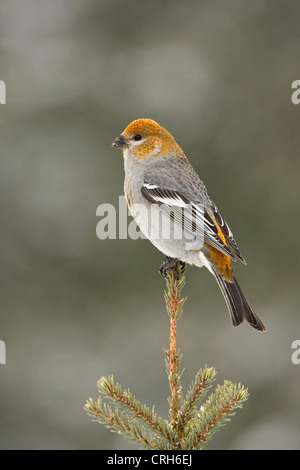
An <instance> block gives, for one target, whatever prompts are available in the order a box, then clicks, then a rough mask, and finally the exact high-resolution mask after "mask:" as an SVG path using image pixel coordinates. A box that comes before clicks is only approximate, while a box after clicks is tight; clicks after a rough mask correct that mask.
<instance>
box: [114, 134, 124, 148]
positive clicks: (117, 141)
mask: <svg viewBox="0 0 300 470" xmlns="http://www.w3.org/2000/svg"><path fill="white" fill-rule="evenodd" d="M112 147H117V148H118V149H123V148H125V147H127V142H126V140H125V139H124V137H123V136H122V135H120V137H117V138H116V139H115V140H114V141H113V143H112Z"/></svg>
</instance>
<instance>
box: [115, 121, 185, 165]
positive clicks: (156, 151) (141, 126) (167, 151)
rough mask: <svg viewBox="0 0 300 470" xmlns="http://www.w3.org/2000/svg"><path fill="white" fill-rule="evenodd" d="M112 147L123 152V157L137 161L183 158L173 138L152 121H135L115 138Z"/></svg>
mask: <svg viewBox="0 0 300 470" xmlns="http://www.w3.org/2000/svg"><path fill="white" fill-rule="evenodd" d="M112 146H113V147H117V148H120V149H122V150H123V153H124V156H125V155H129V156H131V155H132V156H133V157H135V158H137V159H139V160H145V159H146V158H155V157H158V156H177V157H184V154H183V152H182V150H181V148H180V147H179V145H177V143H176V142H175V140H174V138H173V136H172V135H171V134H170V133H169V132H168V131H167V130H166V129H164V128H163V127H161V126H160V125H159V124H157V122H155V121H153V120H152V119H136V120H135V121H133V122H131V123H130V124H129V125H128V126H127V127H126V129H125V130H124V131H123V132H122V134H121V135H120V136H119V137H117V138H116V139H115V140H114V141H113V143H112Z"/></svg>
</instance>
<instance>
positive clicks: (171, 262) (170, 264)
mask: <svg viewBox="0 0 300 470" xmlns="http://www.w3.org/2000/svg"><path fill="white" fill-rule="evenodd" d="M177 263H180V267H181V271H182V272H183V271H184V270H185V267H186V265H185V263H184V262H183V261H180V259H179V258H170V257H169V256H166V257H165V259H164V262H163V264H162V265H160V267H159V268H158V271H159V274H160V275H161V276H162V277H164V278H165V277H167V271H168V269H171V270H172V271H173V273H174V275H175V278H176V279H177V280H178V279H179V272H178V269H177Z"/></svg>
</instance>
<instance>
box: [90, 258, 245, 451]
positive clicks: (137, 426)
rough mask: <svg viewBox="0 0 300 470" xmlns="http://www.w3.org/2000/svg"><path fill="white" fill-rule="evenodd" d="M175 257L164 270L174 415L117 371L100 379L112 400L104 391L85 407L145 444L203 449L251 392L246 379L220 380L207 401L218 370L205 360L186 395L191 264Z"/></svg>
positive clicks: (101, 388) (159, 447)
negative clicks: (150, 402)
mask: <svg viewBox="0 0 300 470" xmlns="http://www.w3.org/2000/svg"><path fill="white" fill-rule="evenodd" d="M174 261H175V262H174V263H173V264H172V266H171V265H170V266H171V267H168V268H167V269H166V270H165V271H164V272H165V279H166V290H165V293H164V297H165V302H166V310H167V313H168V315H169V320H170V345H169V349H168V350H167V351H165V356H166V370H167V376H168V381H169V386H170V392H171V396H170V397H169V398H168V402H169V421H168V420H165V419H163V418H160V417H159V416H157V414H156V412H155V409H154V407H153V408H152V410H151V411H150V408H149V407H148V406H147V405H144V404H142V403H141V402H140V401H139V400H138V399H137V398H136V397H135V396H134V395H133V394H132V393H131V392H130V390H129V389H124V390H123V389H122V387H121V385H120V384H118V383H115V382H114V379H113V377H112V376H109V377H107V378H106V377H102V378H101V379H100V380H99V381H98V388H99V392H100V394H101V395H104V397H105V398H106V399H107V400H108V401H109V402H110V404H106V403H104V401H103V399H102V397H101V396H99V398H98V399H97V401H94V400H93V399H92V398H90V399H89V400H88V401H87V403H86V404H85V407H84V408H85V410H86V411H87V413H88V414H89V415H90V416H92V417H93V418H94V419H95V420H97V421H98V422H100V423H102V424H104V425H105V426H106V427H108V428H109V429H110V430H111V431H112V432H116V433H118V434H122V435H123V436H124V438H125V439H128V440H130V441H132V442H134V443H135V444H137V445H139V446H140V447H142V448H144V449H157V450H200V449H202V448H203V446H204V445H205V444H206V442H207V441H208V440H209V439H211V437H212V436H213V434H214V433H215V432H216V431H217V430H218V429H219V428H220V427H221V426H224V425H225V424H226V423H227V422H228V421H229V420H230V418H231V417H232V416H233V415H234V414H235V412H236V410H237V409H238V408H241V407H242V405H243V403H244V402H245V401H246V400H247V398H248V396H249V394H248V391H247V389H245V388H244V387H243V386H242V385H241V384H233V383H231V382H230V381H228V380H225V381H224V384H223V385H217V386H216V388H215V391H214V392H213V393H212V394H211V395H210V396H209V397H208V398H207V399H206V401H205V402H204V403H203V400H204V399H205V397H206V395H207V392H208V391H209V389H210V388H211V387H212V385H213V382H214V380H215V376H216V370H215V369H214V368H213V367H207V366H205V367H204V368H203V369H200V370H199V371H198V372H197V374H196V376H195V379H194V380H193V381H192V383H191V385H190V388H189V389H188V391H187V392H186V395H185V397H183V394H182V385H181V375H182V373H183V371H182V370H181V367H180V363H181V358H182V355H181V354H180V352H179V350H178V349H177V326H178V320H179V319H180V317H181V315H182V311H183V305H184V302H185V300H186V299H185V298H182V297H181V292H182V289H183V287H184V285H185V275H184V270H185V268H184V266H183V265H182V264H181V263H180V262H179V261H177V262H176V260H174ZM168 266H169V265H168ZM201 403H202V404H201ZM111 405H113V406H111Z"/></svg>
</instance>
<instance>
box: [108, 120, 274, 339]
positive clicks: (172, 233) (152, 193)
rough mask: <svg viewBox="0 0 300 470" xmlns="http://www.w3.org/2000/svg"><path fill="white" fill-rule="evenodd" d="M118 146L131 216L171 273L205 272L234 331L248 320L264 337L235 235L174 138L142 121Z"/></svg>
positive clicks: (132, 125)
mask: <svg viewBox="0 0 300 470" xmlns="http://www.w3.org/2000/svg"><path fill="white" fill-rule="evenodd" d="M112 145H113V147H117V148H120V149H122V151H123V156H124V167H125V183H124V191H125V197H126V200H127V204H128V208H129V210H130V213H131V215H132V216H133V217H134V218H135V220H136V222H137V224H138V226H139V227H140V229H141V231H142V232H143V233H144V234H145V236H146V237H147V238H149V240H150V241H151V242H152V243H153V244H154V245H155V246H156V247H157V248H158V249H159V250H160V251H161V252H163V253H164V254H165V255H166V257H167V259H168V261H166V263H165V265H164V266H165V268H166V269H167V268H169V267H171V266H174V263H175V262H177V261H181V262H182V263H188V264H191V265H196V266H198V267H202V266H205V267H206V268H207V269H208V270H209V271H210V272H211V273H212V274H213V275H214V277H215V279H216V280H217V283H218V285H219V287H220V289H221V291H222V294H223V296H224V298H225V301H226V304H227V307H228V310H229V313H230V315H231V320H232V323H233V325H234V326H238V325H239V324H240V323H242V322H243V320H244V319H246V320H247V322H248V323H249V324H250V325H251V326H253V328H256V329H257V330H259V331H264V330H265V327H264V325H263V323H262V322H261V320H260V319H259V317H258V316H257V314H256V313H255V312H254V310H253V309H252V308H251V307H250V305H249V304H248V302H247V300H246V298H245V297H244V295H243V293H242V291H241V288H240V286H239V284H238V282H237V280H236V278H235V277H234V274H233V268H232V261H236V259H239V260H240V261H241V262H242V263H244V264H246V263H245V260H244V258H243V256H242V254H241V252H240V250H239V248H238V246H237V244H236V242H235V240H234V238H233V235H232V232H231V230H230V228H229V226H228V225H227V223H226V222H225V220H224V219H223V218H222V216H221V214H220V213H219V211H218V209H217V207H216V205H215V204H214V202H213V201H212V200H211V199H210V197H209V195H208V193H207V189H206V187H205V185H204V183H203V182H202V181H201V179H200V178H199V176H198V175H197V173H196V172H195V170H194V169H193V167H192V165H191V164H190V163H189V161H188V159H187V157H186V156H185V154H184V153H183V151H182V150H181V148H180V147H179V145H178V144H177V143H176V141H175V139H174V138H173V136H172V135H171V134H170V133H169V132H168V131H167V130H166V129H164V128H163V127H161V126H160V125H159V124H157V123H156V122H155V121H153V120H151V119H137V120H135V121H133V122H131V123H130V124H129V125H128V126H127V127H126V129H125V130H124V131H123V132H122V134H121V135H120V136H119V137H117V138H116V139H115V140H114V141H113V143H112ZM178 234H179V235H178ZM162 272H163V270H162Z"/></svg>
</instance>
